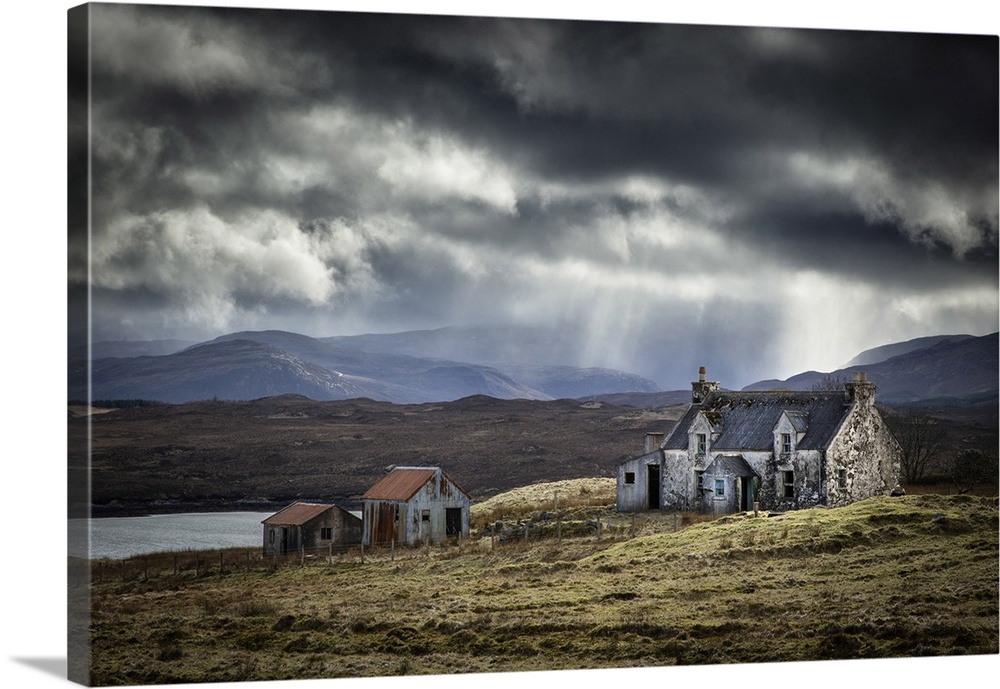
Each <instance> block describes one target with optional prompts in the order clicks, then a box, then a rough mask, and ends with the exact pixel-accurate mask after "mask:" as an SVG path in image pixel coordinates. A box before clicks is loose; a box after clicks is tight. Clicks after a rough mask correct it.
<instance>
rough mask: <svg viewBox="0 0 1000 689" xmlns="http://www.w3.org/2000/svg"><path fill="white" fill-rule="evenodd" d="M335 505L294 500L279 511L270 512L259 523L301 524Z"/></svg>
mask: <svg viewBox="0 0 1000 689" xmlns="http://www.w3.org/2000/svg"><path fill="white" fill-rule="evenodd" d="M331 507H335V505H320V504H317V503H313V502H294V503H292V504H291V505H289V506H288V507H286V508H285V509H283V510H281V511H280V512H276V513H275V514H272V515H271V516H270V517H268V518H267V519H265V520H264V521H262V522H261V524H281V525H285V526H301V525H302V524H305V523H306V522H307V521H309V520H310V519H315V518H316V517H318V516H319V515H321V514H323V513H324V512H326V511H327V510H328V509H330V508H331Z"/></svg>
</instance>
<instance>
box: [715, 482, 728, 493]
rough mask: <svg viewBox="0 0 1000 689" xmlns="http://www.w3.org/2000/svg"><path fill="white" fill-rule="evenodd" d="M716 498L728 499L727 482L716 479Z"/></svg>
mask: <svg viewBox="0 0 1000 689" xmlns="http://www.w3.org/2000/svg"><path fill="white" fill-rule="evenodd" d="M715 497H717V498H724V497H726V481H725V479H721V478H717V479H715Z"/></svg>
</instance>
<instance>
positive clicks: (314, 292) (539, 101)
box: [70, 5, 998, 388]
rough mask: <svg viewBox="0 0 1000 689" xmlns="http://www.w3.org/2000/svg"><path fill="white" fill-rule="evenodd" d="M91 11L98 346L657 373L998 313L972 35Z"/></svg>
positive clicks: (735, 373)
mask: <svg viewBox="0 0 1000 689" xmlns="http://www.w3.org/2000/svg"><path fill="white" fill-rule="evenodd" d="M92 20H93V23H92V32H91V41H92V43H91V63H90V64H91V82H90V83H91V89H92V90H91V93H90V99H91V100H90V102H91V111H90V112H91V127H90V130H89V140H90V144H91V147H90V165H91V168H90V169H91V171H92V180H91V183H92V187H91V188H92V200H93V209H92V216H91V246H90V252H91V272H90V279H91V281H92V283H91V284H92V298H93V313H92V336H93V339H94V340H110V339H132V340H140V339H158V338H183V339H194V340H202V339H209V338H211V337H215V336H217V335H220V334H224V333H227V332H232V331H236V330H244V329H252V330H262V329H285V330H292V331H296V332H300V333H304V334H307V335H313V336H329V335H343V334H358V333H366V332H395V331H402V330H411V329H428V328H438V327H443V326H449V325H467V324H501V325H504V326H510V327H514V326H544V327H553V326H555V327H559V328H561V329H562V331H563V332H565V333H567V334H569V336H570V337H571V339H572V340H573V342H575V343H576V344H575V346H574V347H573V348H571V349H570V350H568V351H567V353H566V356H567V357H568V359H570V360H567V361H566V362H565V363H569V364H576V365H586V366H607V367H614V368H620V369H624V370H628V371H632V372H635V373H639V374H642V375H645V376H648V377H650V378H652V379H653V380H655V381H656V382H658V383H660V384H661V385H663V386H664V387H668V388H674V387H685V386H686V385H687V384H688V381H690V380H691V379H692V378H691V375H692V374H693V372H694V371H695V370H696V367H697V365H699V364H707V365H709V366H710V370H712V371H719V372H720V376H712V377H716V378H721V379H722V381H723V383H724V384H725V385H727V386H729V387H736V386H741V385H745V384H747V383H749V382H752V381H753V380H757V379H760V378H770V377H786V376H788V375H792V374H794V373H797V372H800V371H803V370H809V369H813V370H822V371H828V370H832V369H834V368H836V367H838V366H840V365H842V364H843V363H845V362H846V361H847V360H848V359H850V358H851V357H853V356H854V355H855V354H857V353H858V352H859V351H861V350H862V349H865V348H869V347H873V346H877V345H881V344H885V343H888V342H894V341H900V340H905V339H910V338H914V337H921V336H925V335H934V334H944V333H970V334H975V335H982V334H987V333H990V332H993V331H995V330H997V328H998V259H997V248H998V247H997V244H998V155H997V151H998V136H997V132H998V125H997V123H998V106H997V103H998V43H997V38H996V36H995V35H994V36H975V35H954V34H919V33H904V32H884V31H858V30H851V31H844V30H820V29H778V28H745V27H744V28H736V27H725V26H705V25H701V26H698V25H690V24H688V25H678V24H657V23H637V22H622V21H618V22H597V21H583V20H572V21H571V20H544V19H511V18H469V17H456V16H451V17H442V16H426V15H423V16H418V15H409V16H405V15H392V14H360V13H345V12H292V11H266V10H259V9H233V8H214V9H209V8H199V7H178V6H175V7H164V6H144V5H133V6H129V5H126V6H113V5H96V6H94V8H93V14H92ZM86 141H87V130H86V129H85V128H80V127H76V128H74V127H73V126H72V124H71V142H70V143H71V151H75V152H76V153H77V154H78V156H82V155H85V152H86V147H85V145H84V144H85V143H86ZM77 160H85V158H80V157H78V158H77ZM81 251H84V248H83V245H82V244H76V243H73V244H71V246H70V252H71V256H74V255H77V256H79V255H82V254H80V252H81ZM81 265H82V263H81ZM84 278H85V275H84V274H83V272H77V273H76V274H73V273H72V272H71V275H70V279H71V282H72V281H74V280H81V281H82V280H83V279H84Z"/></svg>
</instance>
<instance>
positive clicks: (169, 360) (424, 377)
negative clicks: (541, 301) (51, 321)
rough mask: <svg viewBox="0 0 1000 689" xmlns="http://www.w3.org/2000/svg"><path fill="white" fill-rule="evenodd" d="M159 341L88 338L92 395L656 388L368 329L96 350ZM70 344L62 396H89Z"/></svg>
mask: <svg viewBox="0 0 1000 689" xmlns="http://www.w3.org/2000/svg"><path fill="white" fill-rule="evenodd" d="M164 347H166V346H165V345H164V346H161V343H154V342H150V343H144V344H138V343H131V344H128V345H126V344H124V343H94V345H93V346H92V348H91V350H92V352H94V355H93V356H94V358H93V362H92V366H91V380H92V393H91V399H148V400H157V401H161V402H171V403H178V402H190V401H197V400H204V399H213V398H217V399H227V400H230V399H231V400H247V399H258V398H261V397H268V396H271V395H278V394H283V393H294V394H299V395H303V396H305V397H309V398H311V399H314V400H341V399H351V398H357V397H367V398H370V399H373V400H378V401H388V402H396V403H418V402H437V401H448V400H455V399H460V398H462V397H468V396H470V395H487V396H490V397H496V398H500V399H535V400H549V399H559V398H579V397H585V396H588V395H594V394H600V393H609V392H625V391H632V390H641V391H654V390H656V389H657V386H656V384H655V383H653V382H652V381H650V380H647V379H645V378H642V377H640V376H636V375H633V374H630V373H625V372H623V371H616V370H611V369H600V368H587V369H583V368H574V367H570V366H536V365H522V364H511V365H507V366H505V367H503V368H501V367H494V366H486V365H482V364H475V363H466V362H459V361H454V360H450V359H444V358H433V357H424V356H410V355H406V354H395V353H392V352H391V351H390V352H383V351H377V350H375V349H374V348H373V346H372V344H371V342H370V341H369V340H367V339H366V338H358V339H351V338H327V339H316V338H312V337H307V336H305V335H298V334H295V333H290V332H283V331H264V332H239V333H232V334H229V335H224V336H222V337H219V338H216V339H215V340H211V341H209V342H205V343H201V344H196V345H193V346H190V347H187V348H183V349H181V350H180V351H174V352H171V353H167V354H161V355H138V356H104V357H100V356H99V354H98V353H104V352H116V353H118V352H123V351H133V352H139V351H156V350H157V349H158V348H159V349H162V348H164ZM166 348H167V349H169V347H166ZM390 349H391V348H390ZM72 354H75V355H76V356H75V358H73V359H71V360H70V385H69V398H70V399H86V397H87V387H86V356H85V352H73V353H72Z"/></svg>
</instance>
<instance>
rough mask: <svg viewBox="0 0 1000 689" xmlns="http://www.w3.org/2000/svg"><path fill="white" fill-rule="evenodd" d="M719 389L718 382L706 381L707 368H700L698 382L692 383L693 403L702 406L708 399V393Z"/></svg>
mask: <svg viewBox="0 0 1000 689" xmlns="http://www.w3.org/2000/svg"><path fill="white" fill-rule="evenodd" d="M718 389H719V383H718V381H714V380H705V367H704V366H701V367H699V368H698V380H697V381H695V382H692V383H691V403H692V404H701V403H702V402H704V401H705V398H706V397H708V393H710V392H714V391H716V390H718Z"/></svg>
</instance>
